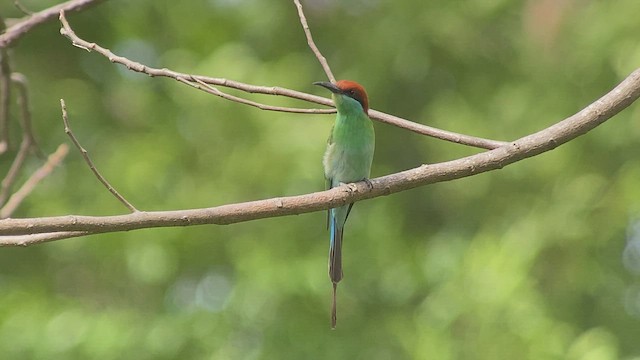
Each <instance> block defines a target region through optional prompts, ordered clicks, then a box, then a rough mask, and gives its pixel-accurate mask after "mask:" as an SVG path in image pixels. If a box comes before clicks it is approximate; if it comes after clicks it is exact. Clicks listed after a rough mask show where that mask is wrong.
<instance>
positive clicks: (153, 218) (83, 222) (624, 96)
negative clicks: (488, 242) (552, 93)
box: [0, 69, 640, 246]
mask: <svg viewBox="0 0 640 360" xmlns="http://www.w3.org/2000/svg"><path fill="white" fill-rule="evenodd" d="M638 97H640V69H638V70H636V71H634V72H633V73H631V74H630V75H629V76H628V77H627V78H626V79H625V80H623V81H622V82H621V83H620V84H619V85H618V86H616V87H615V88H614V89H613V90H611V91H610V92H609V93H607V94H606V95H604V96H603V97H601V98H600V99H598V100H596V101H595V102H593V103H592V104H591V105H589V106H587V107H586V108H584V109H583V110H581V111H580V112H578V113H576V114H575V115H572V116H570V117H568V118H566V119H565V120H562V121H560V122H559V123H556V124H554V125H552V126H550V127H548V128H546V129H544V130H541V131H539V132H536V133H534V134H531V135H528V136H525V137H522V138H520V139H518V140H516V141H513V142H511V143H509V144H508V145H505V146H502V147H500V148H497V149H494V150H491V151H486V152H483V153H480V154H477V155H472V156H468V157H464V158H461V159H457V160H452V161H447V162H443V163H438V164H433V165H422V166H420V167H417V168H414V169H411V170H406V171H402V172H399V173H395V174H391V175H387V176H383V177H379V178H376V179H372V180H371V185H372V186H371V188H369V186H368V185H367V184H365V183H364V182H360V183H356V184H355V185H352V186H347V185H344V186H339V187H336V188H333V189H331V190H327V191H322V192H315V193H311V194H306V195H298V196H289V197H280V198H272V199H266V200H258V201H251V202H245V203H238V204H230V205H222V206H217V207H212V208H204V209H191V210H175V211H155V212H137V213H132V214H127V215H116V216H105V217H95V216H76V215H69V216H57V217H44V218H33V219H5V220H0V235H33V234H41V233H56V232H78V231H85V232H90V233H105V232H115V231H127V230H135V229H142V228H151V227H170V226H189V225H202V224H232V223H238V222H243V221H249V220H256V219H263V218H268V217H276V216H285V215H294V214H302V213H308V212H313V211H318V210H326V209H328V208H333V207H337V206H341V205H344V204H347V203H352V202H355V201H360V200H365V199H371V198H375V197H378V196H383V195H389V194H392V193H396V192H400V191H404V190H408V189H412V188H415V187H418V186H423V185H428V184H433V183H437V182H442V181H448V180H454V179H460V178H463V177H467V176H473V175H477V174H480V173H483V172H487V171H491V170H496V169H501V168H503V167H504V166H507V165H509V164H512V163H515V162H517V161H520V160H523V159H526V158H529V157H532V156H536V155H538V154H541V153H543V152H546V151H549V150H552V149H555V148H556V147H558V146H560V145H562V144H564V143H566V142H568V141H570V140H572V139H575V138H576V137H578V136H580V135H583V134H585V133H586V132H588V131H589V130H592V129H593V128H595V127H596V126H598V125H600V124H602V123H603V122H605V121H606V120H608V119H610V118H611V117H613V116H614V115H616V114H617V113H619V112H620V111H621V110H623V109H625V108H626V107H628V106H629V105H630V104H631V103H633V102H634V101H636V100H637V99H638ZM49 236H52V235H49ZM61 238H63V237H62V236H61ZM7 239H9V238H7V237H0V245H2V246H16V245H18V243H16V242H11V241H7ZM28 244H29V242H25V241H22V242H21V243H20V245H28Z"/></svg>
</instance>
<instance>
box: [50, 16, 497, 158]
mask: <svg viewBox="0 0 640 360" xmlns="http://www.w3.org/2000/svg"><path fill="white" fill-rule="evenodd" d="M60 23H61V24H62V28H61V29H60V33H61V34H62V35H64V36H65V37H67V38H68V39H69V40H70V41H71V43H72V44H73V46H76V47H78V48H81V49H84V50H87V51H95V52H97V53H99V54H100V55H102V56H104V57H106V58H107V59H109V61H111V62H113V63H117V64H121V65H124V66H126V68H127V69H129V70H131V71H135V72H139V73H142V74H147V75H149V76H162V77H168V78H172V79H174V80H176V81H179V82H181V83H183V84H187V85H189V86H192V87H194V88H196V89H199V90H202V91H207V92H210V91H208V89H206V88H204V87H202V86H200V85H199V84H200V82H203V83H206V84H209V85H216V86H224V87H227V88H232V89H236V90H241V91H244V92H247V93H258V94H266V95H279V96H286V97H289V98H292V99H298V100H303V101H307V102H312V103H316V104H322V105H327V106H332V105H333V102H332V101H331V100H330V99H327V98H325V97H321V96H316V95H311V94H307V93H303V92H300V91H295V90H291V89H285V88H282V87H277V86H258V85H251V84H246V83H242V82H239V81H234V80H229V79H224V78H214V77H209V76H202V75H191V74H185V73H181V72H177V71H173V70H170V69H166V68H163V69H158V68H153V67H149V66H146V65H144V64H141V63H139V62H136V61H132V60H130V59H128V58H126V57H123V56H118V55H116V54H114V53H113V52H112V51H111V50H109V49H106V48H104V47H102V46H100V45H98V44H96V43H92V42H88V41H86V40H83V39H81V38H80V37H78V35H76V33H75V32H74V31H73V29H72V28H71V26H70V25H69V22H68V21H67V19H66V17H65V14H64V11H61V12H60ZM190 79H193V80H194V81H195V82H197V83H198V84H195V83H191V82H190V81H189V80H190ZM218 91H219V90H218ZM215 95H218V96H221V95H219V94H215ZM229 100H231V99H229ZM260 105H261V106H258V107H259V108H260V109H264V110H274V109H275V107H271V106H269V105H264V104H260ZM253 106H257V105H253ZM286 109H287V111H288V112H303V113H313V114H325V113H333V112H335V109H329V110H327V109H304V111H300V109H293V108H286ZM278 111H281V110H278ZM369 117H370V118H371V119H373V120H378V121H380V122H383V123H386V124H390V125H393V126H397V127H399V128H403V129H407V130H410V131H413V132H415V133H418V134H422V135H426V136H431V137H434V138H437V139H441V140H445V141H450V142H454V143H456V144H462V145H468V146H473V147H477V148H481V149H489V150H491V149H496V148H499V147H501V146H504V145H507V144H508V143H507V142H504V141H498V140H491V139H483V138H479V137H475V136H471V135H465V134H459V133H455V132H452V131H447V130H442V129H437V128H434V127H431V126H426V125H423V124H419V123H416V122H413V121H409V120H406V119H402V118H400V117H397V116H393V115H389V114H385V113H383V112H380V111H376V110H369Z"/></svg>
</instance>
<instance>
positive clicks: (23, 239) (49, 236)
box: [0, 231, 91, 247]
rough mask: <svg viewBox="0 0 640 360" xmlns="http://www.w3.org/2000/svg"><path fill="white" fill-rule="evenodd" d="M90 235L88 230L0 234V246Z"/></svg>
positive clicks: (38, 242) (31, 243) (32, 243)
mask: <svg viewBox="0 0 640 360" xmlns="http://www.w3.org/2000/svg"><path fill="white" fill-rule="evenodd" d="M87 235H91V233H90V232H88V231H61V232H55V233H43V234H33V235H16V236H0V247H2V246H28V245H35V244H40V243H43V242H48V241H55V240H63V239H71V238H74V237H80V236H87Z"/></svg>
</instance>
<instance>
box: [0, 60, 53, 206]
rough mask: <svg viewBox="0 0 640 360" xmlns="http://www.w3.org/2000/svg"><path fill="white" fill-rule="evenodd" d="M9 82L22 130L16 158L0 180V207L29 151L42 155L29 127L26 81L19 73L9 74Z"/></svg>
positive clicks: (29, 115)
mask: <svg viewBox="0 0 640 360" xmlns="http://www.w3.org/2000/svg"><path fill="white" fill-rule="evenodd" d="M11 81H12V82H13V83H14V84H15V85H16V86H17V88H18V92H17V101H18V106H19V107H20V127H21V128H22V141H21V143H20V149H19V150H18V153H17V154H16V157H15V158H14V159H13V163H11V167H10V168H9V171H8V172H7V175H6V176H5V177H4V179H2V184H1V185H0V206H3V205H4V203H5V201H7V199H8V198H9V192H10V191H11V187H12V186H13V184H14V182H15V181H16V179H17V178H18V174H19V173H20V169H22V166H23V165H24V162H25V160H26V158H27V155H28V154H29V151H30V150H32V149H35V150H36V151H37V152H38V153H40V154H42V151H41V150H40V149H39V148H38V145H37V143H36V140H35V137H34V135H33V129H32V127H31V111H30V110H29V97H28V91H27V80H26V78H25V77H24V76H23V75H22V74H19V73H13V74H11ZM40 157H41V158H43V159H46V156H44V154H42V155H40Z"/></svg>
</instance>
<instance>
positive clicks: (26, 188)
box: [0, 144, 69, 219]
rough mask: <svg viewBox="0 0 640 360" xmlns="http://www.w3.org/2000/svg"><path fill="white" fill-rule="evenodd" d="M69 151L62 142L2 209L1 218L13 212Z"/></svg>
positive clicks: (0, 211)
mask: <svg viewBox="0 0 640 360" xmlns="http://www.w3.org/2000/svg"><path fill="white" fill-rule="evenodd" d="M68 151H69V146H67V144H61V145H60V146H58V149H57V150H56V151H55V152H54V153H53V154H51V155H49V158H48V159H47V162H45V163H44V164H43V165H42V166H41V167H40V168H39V169H38V170H36V171H35V172H34V173H33V174H32V175H31V177H29V179H27V181H26V182H25V183H24V184H23V185H22V187H21V188H20V189H18V191H16V192H15V193H14V194H13V195H11V197H10V198H9V200H8V201H7V203H6V204H5V205H4V206H3V207H2V209H0V219H6V218H8V217H10V216H11V214H13V212H14V211H15V210H16V209H17V208H18V206H19V205H20V204H21V203H22V201H23V200H24V199H25V198H26V197H27V196H28V195H29V194H30V193H31V192H32V191H33V189H34V188H35V187H36V185H38V183H39V182H40V181H41V180H42V179H44V178H45V177H47V176H48V175H49V174H50V173H51V172H52V171H53V169H54V168H55V167H56V166H57V165H58V164H60V163H61V162H62V160H63V159H64V157H65V156H66V155H67V153H68Z"/></svg>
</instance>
